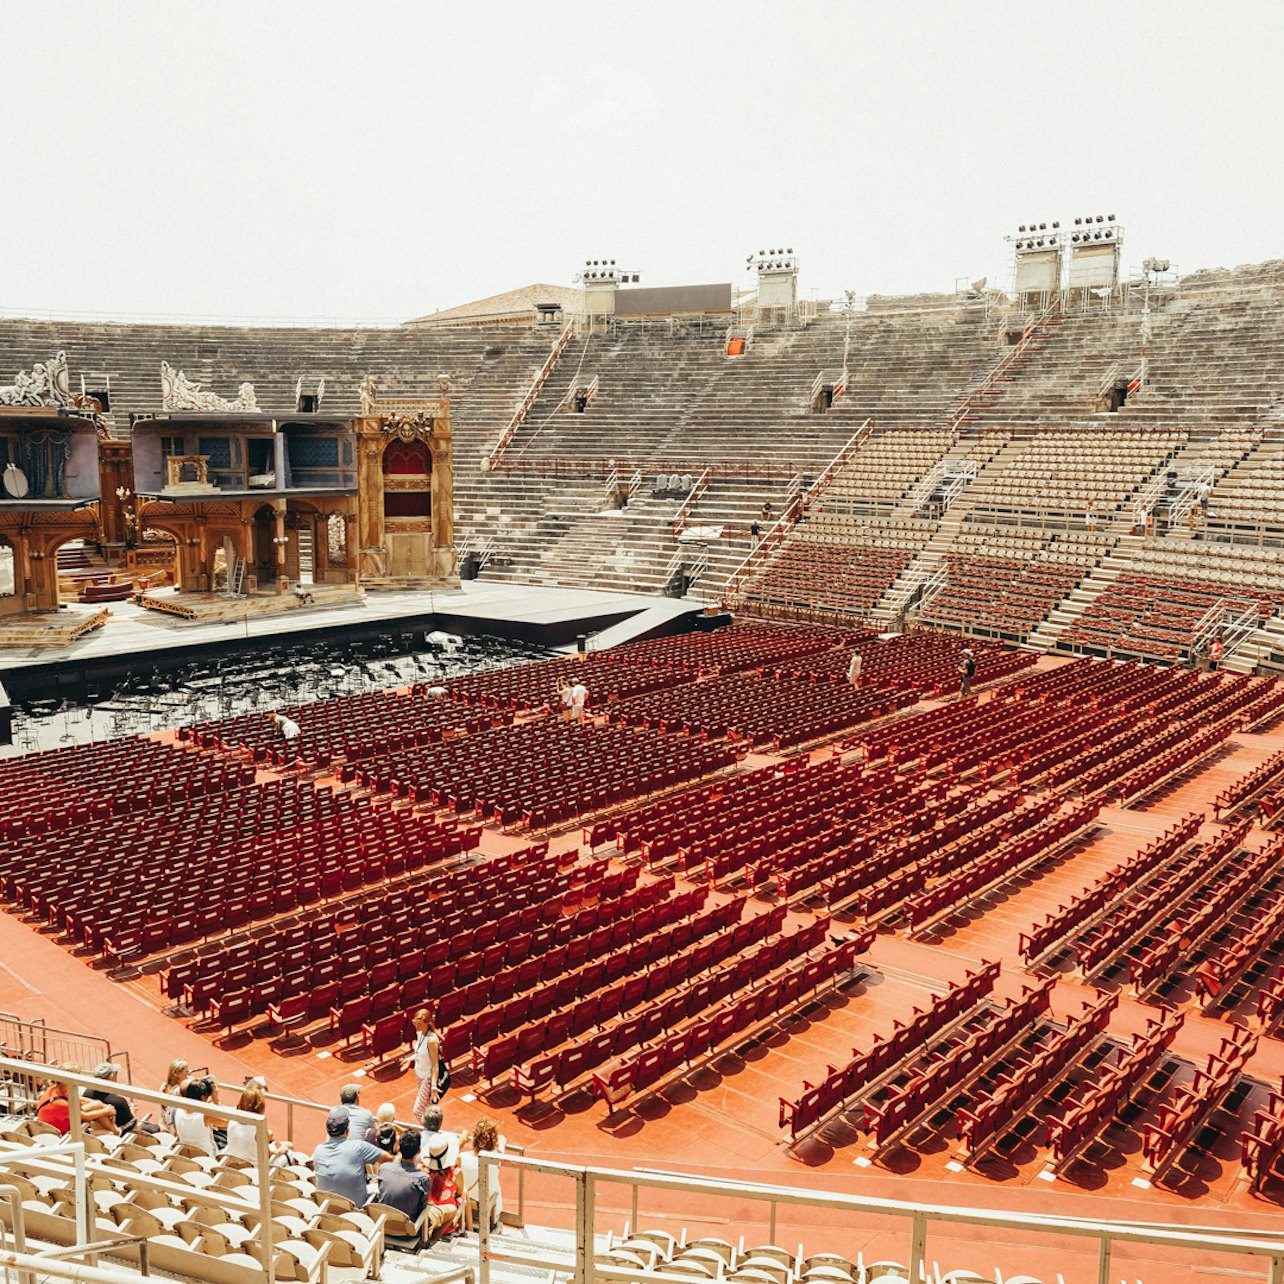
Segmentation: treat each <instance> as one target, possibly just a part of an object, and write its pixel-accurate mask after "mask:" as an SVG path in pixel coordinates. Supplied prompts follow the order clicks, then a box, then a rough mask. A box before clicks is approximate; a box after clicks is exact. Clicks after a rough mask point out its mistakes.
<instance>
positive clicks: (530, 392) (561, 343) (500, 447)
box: [486, 321, 575, 468]
mask: <svg viewBox="0 0 1284 1284" xmlns="http://www.w3.org/2000/svg"><path fill="white" fill-rule="evenodd" d="M574 333H575V322H574V321H568V322H567V323H566V326H565V328H564V329H563V330H562V333H561V334H559V335H558V336H557V342H556V343H555V344H553V350H552V351H551V352H550V353H549V354H548V357H547V358H546V359H545V361H544V364H543V365H542V366H541V367H540V369H539V373H538V374H536V376H535V378H534V379H533V380H532V381H531V386H530V387H529V388H528V389H527V390H526V395H525V396H524V397H523V398H522V400H521V403H520V404H519V405H518V407H517V409H516V410H515V411H513V417H512V418H511V419H510V420H509V421H508V423H507V425H506V426H505V428H504V431H503V432H502V433H500V435H499V441H497V442H496V443H495V449H494V450H492V451H491V452H490V454H489V455H488V456H487V457H486V463H487V466H488V467H490V468H494V467H495V466H496V465H497V464H498V463H499V461H500V458H501V457H502V455H503V453H504V451H505V450H507V449H508V444H509V442H511V441H512V440H513V438H514V437H515V436H516V435H517V430H518V429H519V428H520V427H521V426H522V424H523V423H524V422H525V420H526V416H527V415H528V414H529V413H530V409H531V407H532V406H533V405H534V404H535V402H536V400H537V399H538V397H539V394H540V392H541V391H542V390H543V387H544V385H545V383H547V382H548V377H549V375H551V374H552V373H553V367H554V366H555V365H557V359H558V357H560V356H561V355H562V353H563V352H564V351H565V349H566V345H567V344H568V343H570V341H571V336H572V335H573V334H574Z"/></svg>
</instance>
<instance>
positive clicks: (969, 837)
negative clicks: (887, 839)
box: [826, 794, 1062, 918]
mask: <svg viewBox="0 0 1284 1284" xmlns="http://www.w3.org/2000/svg"><path fill="white" fill-rule="evenodd" d="M1015 802H1016V795H1014V794H1008V795H1000V796H999V797H997V798H993V799H987V800H985V801H983V802H982V803H980V804H978V805H977V806H976V807H975V808H973V809H972V810H973V813H974V814H975V815H976V816H977V818H978V819H977V823H976V825H975V826H968V825H966V823H965V822H963V817H960V818H959V820H960V822H962V823H960V824H959V826H958V827H959V828H962V829H963V831H964V832H963V833H962V835H961V836H960V837H958V838H957V839H955V840H950V839H949V838H948V837H947V838H946V839H945V840H944V845H943V846H942V843H941V842H939V841H934V839H935V835H934V834H923V835H919V836H918V837H917V838H915V839H913V840H911V842H912V844H913V846H912V847H911V846H910V844H909V843H907V844H906V845H905V846H904V847H903V848H902V851H903V852H904V853H905V854H906V855H908V854H909V852H910V851H913V852H914V853H915V854H916V856H917V859H914V860H913V863H911V864H906V865H904V866H903V867H902V868H901V869H899V870H897V871H896V872H895V873H892V874H889V875H887V876H886V877H885V878H881V879H879V880H878V882H876V883H872V884H870V885H869V886H866V887H863V888H862V889H861V890H860V891H859V892H857V893H856V894H855V895H854V896H850V893H849V887H850V884H849V883H848V882H847V881H846V878H847V876H844V875H836V876H835V877H834V878H832V879H828V880H826V892H827V895H828V896H829V897H830V902H829V903H830V904H831V905H833V904H834V903H835V900H837V899H838V898H839V897H840V896H841V897H842V898H844V899H845V898H849V897H850V900H851V905H852V907H853V908H854V909H855V910H856V911H857V913H859V914H861V915H862V916H864V917H865V918H870V917H872V916H874V915H878V914H882V913H883V912H884V911H885V910H889V909H891V908H892V907H893V906H896V905H899V904H900V903H901V902H902V901H904V900H906V899H908V898H909V897H911V896H916V895H918V894H919V893H921V892H923V891H925V890H926V889H927V887H928V885H929V884H930V883H931V882H932V880H934V879H937V878H943V877H946V876H947V875H950V874H953V873H956V872H958V871H961V870H963V869H964V868H966V867H967V866H970V865H971V864H972V863H973V862H974V861H976V860H979V859H981V858H983V857H988V856H989V855H991V854H994V853H996V849H998V850H1010V849H1011V846H1010V845H1011V844H1012V843H1014V842H1019V841H1020V836H1021V835H1022V834H1023V833H1024V832H1025V831H1026V830H1028V829H1029V828H1030V827H1031V826H1034V825H1038V824H1040V823H1041V822H1043V821H1045V820H1048V819H1049V818H1050V817H1051V816H1052V815H1054V814H1055V813H1056V812H1057V811H1058V810H1059V809H1060V807H1061V802H1062V800H1061V799H1060V798H1059V797H1057V796H1056V795H1048V796H1046V797H1044V798H1036V799H1032V800H1031V801H1029V802H1027V803H1026V804H1025V805H1024V806H1023V807H1020V808H1018V809H1016V810H1013V806H1014V804H1015ZM991 809H992V810H993V812H994V813H997V814H995V815H994V818H993V819H990V818H989V817H990V814H991ZM966 815H967V813H964V816H966ZM982 817H984V818H985V819H981V818H982ZM861 876H862V877H864V874H863V872H862V875H861ZM840 888H841V892H840V890H839V889H840ZM840 903H841V902H840Z"/></svg>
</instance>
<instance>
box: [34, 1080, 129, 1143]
mask: <svg viewBox="0 0 1284 1284" xmlns="http://www.w3.org/2000/svg"><path fill="white" fill-rule="evenodd" d="M62 1069H64V1070H67V1071H69V1072H70V1073H71V1074H80V1073H81V1069H80V1066H79V1065H77V1064H76V1062H74V1061H64V1062H63V1063H62ZM36 1118H37V1119H39V1120H40V1122H41V1123H46V1124H49V1125H50V1127H52V1128H57V1129H58V1131H59V1132H60V1133H62V1135H63V1136H64V1137H66V1136H67V1135H68V1134H69V1133H70V1132H71V1099H70V1093H69V1091H68V1088H67V1085H66V1084H65V1083H62V1082H61V1081H60V1080H57V1079H51V1080H50V1081H49V1082H48V1083H46V1084H45V1087H44V1091H43V1092H42V1093H41V1094H40V1096H39V1098H38V1099H37V1100H36ZM80 1126H81V1128H82V1130H84V1131H86V1132H115V1131H116V1111H115V1109H114V1108H113V1107H111V1106H109V1105H107V1103H106V1102H102V1101H89V1100H82V1101H81V1102H80Z"/></svg>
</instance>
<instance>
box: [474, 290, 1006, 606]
mask: <svg viewBox="0 0 1284 1284" xmlns="http://www.w3.org/2000/svg"><path fill="white" fill-rule="evenodd" d="M845 333H846V319H845V318H844V317H842V316H839V315H834V314H831V315H829V316H826V317H823V318H821V319H820V320H818V321H817V322H815V323H814V324H812V325H810V326H808V327H806V328H802V329H797V330H781V331H772V332H767V333H765V334H761V335H759V336H758V337H757V338H756V339H755V341H754V342H753V344H752V345H751V347H750V349H749V352H748V353H747V354H746V355H745V356H743V357H739V358H728V357H727V356H726V351H725V344H724V336H723V333H722V331H721V329H720V328H718V327H713V328H708V329H705V330H704V331H690V332H686V333H681V332H680V333H677V334H675V335H673V336H670V335H669V334H668V333H667V330H665V329H664V328H663V327H662V326H659V325H651V326H634V325H620V326H617V327H616V328H615V329H614V330H613V331H611V332H609V333H607V334H605V335H595V336H592V337H590V338H588V339H587V340H580V339H577V340H576V341H575V342H574V343H572V345H571V346H570V347H569V348H568V349H567V351H566V352H565V353H564V354H563V356H562V359H561V361H560V362H559V365H558V368H557V369H556V370H555V371H554V373H553V375H552V377H551V378H550V379H549V381H548V383H547V384H546V385H545V388H544V390H543V391H542V393H541V395H540V397H539V398H538V400H537V401H536V403H535V405H534V407H533V408H532V410H531V412H530V414H529V415H528V416H527V419H526V421H525V423H524V425H523V427H522V429H521V430H520V431H519V432H518V434H517V436H516V437H515V439H514V441H513V443H512V445H511V446H510V447H509V450H508V452H507V454H506V455H505V457H504V460H503V462H502V464H501V474H500V475H501V476H502V477H512V476H513V475H514V474H516V473H522V472H525V473H528V474H530V473H535V472H537V471H538V470H540V469H548V468H550V467H552V466H553V465H554V464H556V465H558V466H563V465H566V464H569V463H572V462H573V461H576V460H583V461H591V465H592V466H596V467H597V468H598V471H599V473H602V475H603V476H604V471H603V470H604V468H605V465H606V461H615V462H616V463H617V464H618V465H620V466H621V467H622V468H623V467H624V466H625V465H627V466H628V468H632V467H635V466H636V467H640V468H641V469H642V472H643V479H642V486H641V491H640V493H639V491H636V490H635V491H634V492H633V496H632V498H631V500H630V503H629V506H628V509H627V510H626V512H625V513H624V514H623V515H621V516H613V515H612V516H606V515H603V514H602V509H603V507H604V502H605V497H604V496H603V495H602V493H601V492H600V491H597V492H595V491H593V490H592V488H591V487H589V488H588V489H587V490H585V489H583V488H577V487H573V486H568V485H567V484H566V482H565V480H564V478H553V477H548V478H547V479H546V481H545V482H544V483H543V484H542V485H540V486H539V487H536V488H533V492H534V493H533V492H532V490H528V491H527V494H528V495H529V496H530V497H531V498H532V499H534V498H535V496H536V494H537V496H538V500H537V503H538V508H539V511H540V513H541V517H542V520H541V521H540V522H537V523H536V524H535V525H534V526H532V525H530V524H529V523H528V524H527V525H526V527H525V529H521V530H519V529H517V528H516V524H515V523H513V522H509V523H507V524H506V525H505V528H504V545H505V546H504V549H503V556H504V558H505V559H506V560H507V561H508V562H509V563H510V564H511V565H512V566H520V567H521V568H522V573H523V574H526V573H530V574H533V575H535V576H536V577H537V578H539V579H541V580H543V581H544V582H549V583H559V584H586V583H590V582H591V583H602V582H605V583H607V584H610V585H611V586H618V587H633V588H636V589H643V590H645V589H657V588H660V587H662V585H663V583H664V580H665V573H666V571H667V570H668V568H669V567H670V565H671V562H672V560H673V559H674V557H675V555H676V554H678V552H679V548H680V546H679V544H678V541H677V540H676V539H675V538H674V536H673V533H672V531H671V529H670V526H669V523H670V520H671V517H672V515H673V513H674V512H675V511H676V509H677V505H676V504H675V503H672V502H668V503H665V502H654V501H651V500H649V499H648V498H647V496H648V495H649V491H650V488H651V485H652V482H653V480H654V476H655V474H656V473H660V472H672V471H678V472H685V473H690V474H691V475H692V476H693V477H698V476H699V475H700V474H701V473H702V471H703V470H704V469H705V468H708V467H713V468H714V469H715V475H714V476H713V478H712V480H711V482H710V484H709V486H708V488H707V489H706V490H705V491H704V492H703V493H702V494H701V495H700V497H699V499H698V502H697V503H696V504H695V506H694V508H693V509H692V511H691V512H690V513H689V514H688V515H687V518H686V523H685V524H686V525H687V526H697V527H700V526H710V527H720V528H722V531H723V537H722V538H719V539H716V540H711V541H710V542H709V544H708V547H707V549H705V550H703V551H702V552H701V553H700V554H695V553H692V552H691V550H685V553H687V554H690V557H689V558H687V560H691V559H693V558H695V557H697V556H699V557H700V558H701V560H704V561H706V563H707V566H706V570H705V572H704V576H703V578H702V580H701V582H700V585H699V588H700V591H701V592H703V593H705V594H708V593H712V592H716V590H717V589H718V588H719V587H720V586H721V585H722V584H725V582H726V580H727V578H728V577H729V576H730V575H731V573H732V572H733V571H734V569H735V568H736V567H737V566H738V565H739V563H740V562H741V560H742V559H743V557H744V556H745V554H746V553H747V552H748V550H749V538H748V532H749V525H750V523H751V522H753V521H754V520H755V519H760V513H761V509H762V505H763V503H764V502H766V501H770V502H771V503H772V505H773V508H774V512H775V515H776V516H779V515H780V514H781V513H783V512H784V509H785V506H786V502H787V497H788V488H789V485H790V482H791V481H792V480H793V477H794V476H795V475H804V476H810V477H813V478H814V477H815V476H817V475H819V474H820V473H821V472H822V471H823V470H824V469H825V467H826V466H827V465H828V464H829V462H830V461H831V460H832V459H833V457H834V455H835V454H836V453H837V452H838V450H839V449H840V448H841V447H842V446H843V445H844V444H845V443H846V441H847V440H848V438H849V437H850V436H851V434H852V433H853V432H854V431H855V430H856V429H857V428H858V427H859V426H860V425H861V424H862V423H864V421H865V420H866V419H867V418H870V417H874V418H875V419H877V420H878V422H879V424H880V425H881V424H882V423H883V422H884V421H886V422H887V423H888V424H891V425H901V426H905V427H909V426H919V427H921V426H927V425H929V424H939V423H940V422H941V421H942V420H943V419H945V418H946V417H948V415H949V414H950V413H951V411H952V409H953V408H954V407H955V406H957V405H958V404H959V402H960V401H961V399H962V398H963V396H964V395H965V394H966V393H967V391H968V390H969V389H970V388H971V387H972V386H974V385H975V384H976V383H978V382H979V381H980V380H981V379H983V378H984V376H985V375H986V374H987V373H988V371H989V370H990V369H991V367H992V366H993V364H994V362H995V360H996V359H997V358H998V356H999V355H1000V350H999V348H998V347H997V344H996V341H995V326H994V324H993V322H992V321H990V320H987V319H986V317H985V315H984V313H983V312H982V311H981V310H980V309H960V310H958V311H955V312H947V313H945V314H944V315H942V314H941V313H939V312H937V313H930V314H919V315H915V314H912V313H911V314H907V315H901V316H888V315H869V316H864V315H862V316H858V317H855V318H853V322H852V327H851V345H850V353H849V360H848V370H849V380H848V386H847V391H846V393H845V395H844V396H842V397H840V398H839V399H838V400H837V401H836V402H835V404H834V405H833V407H832V408H830V410H829V411H828V412H827V413H816V412H813V411H812V409H811V407H810V405H809V398H810V392H811V388H812V385H813V383H814V381H815V378H816V375H817V374H818V373H819V372H820V371H821V370H822V369H833V368H837V367H840V366H841V365H842V355H843V344H844V337H845ZM594 377H597V378H598V380H599V383H598V388H597V392H596V394H595V396H594V397H593V399H592V401H591V402H590V403H589V406H588V409H587V410H586V411H585V412H584V413H582V414H581V413H577V412H576V411H575V409H574V407H573V405H572V403H571V400H570V394H571V393H572V392H573V391H574V388H575V386H577V385H584V384H587V383H588V382H589V381H590V380H592V379H593V378H594ZM880 431H881V429H880ZM592 466H589V467H588V471H592ZM625 471H627V468H625ZM494 489H495V490H498V489H499V487H498V486H495V487H494ZM493 506H495V507H497V506H496V505H493ZM533 506H534V505H533ZM764 525H765V524H764ZM532 540H533V541H535V545H534V547H532V546H531V544H530V543H529V542H527V543H525V544H524V543H523V541H532ZM494 573H495V574H504V573H505V572H504V570H503V569H502V568H497V569H496V571H495V572H494ZM629 580H631V583H628V581H629Z"/></svg>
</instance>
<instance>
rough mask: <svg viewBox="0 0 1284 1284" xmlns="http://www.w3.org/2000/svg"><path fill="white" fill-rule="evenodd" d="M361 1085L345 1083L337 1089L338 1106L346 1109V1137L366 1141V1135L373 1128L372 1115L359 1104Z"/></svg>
mask: <svg viewBox="0 0 1284 1284" xmlns="http://www.w3.org/2000/svg"><path fill="white" fill-rule="evenodd" d="M360 1097H361V1085H360V1084H357V1083H345V1084H344V1085H343V1087H342V1088H340V1089H339V1104H340V1105H341V1106H347V1107H348V1120H349V1123H348V1136H349V1137H356V1138H358V1139H359V1140H361V1141H366V1140H368V1138H367V1137H366V1133H367V1132H369V1131H370V1129H371V1128H372V1127H373V1126H374V1115H372V1114H371V1113H370V1111H368V1110H367V1109H366V1108H365V1106H363V1105H361V1104H360Z"/></svg>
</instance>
